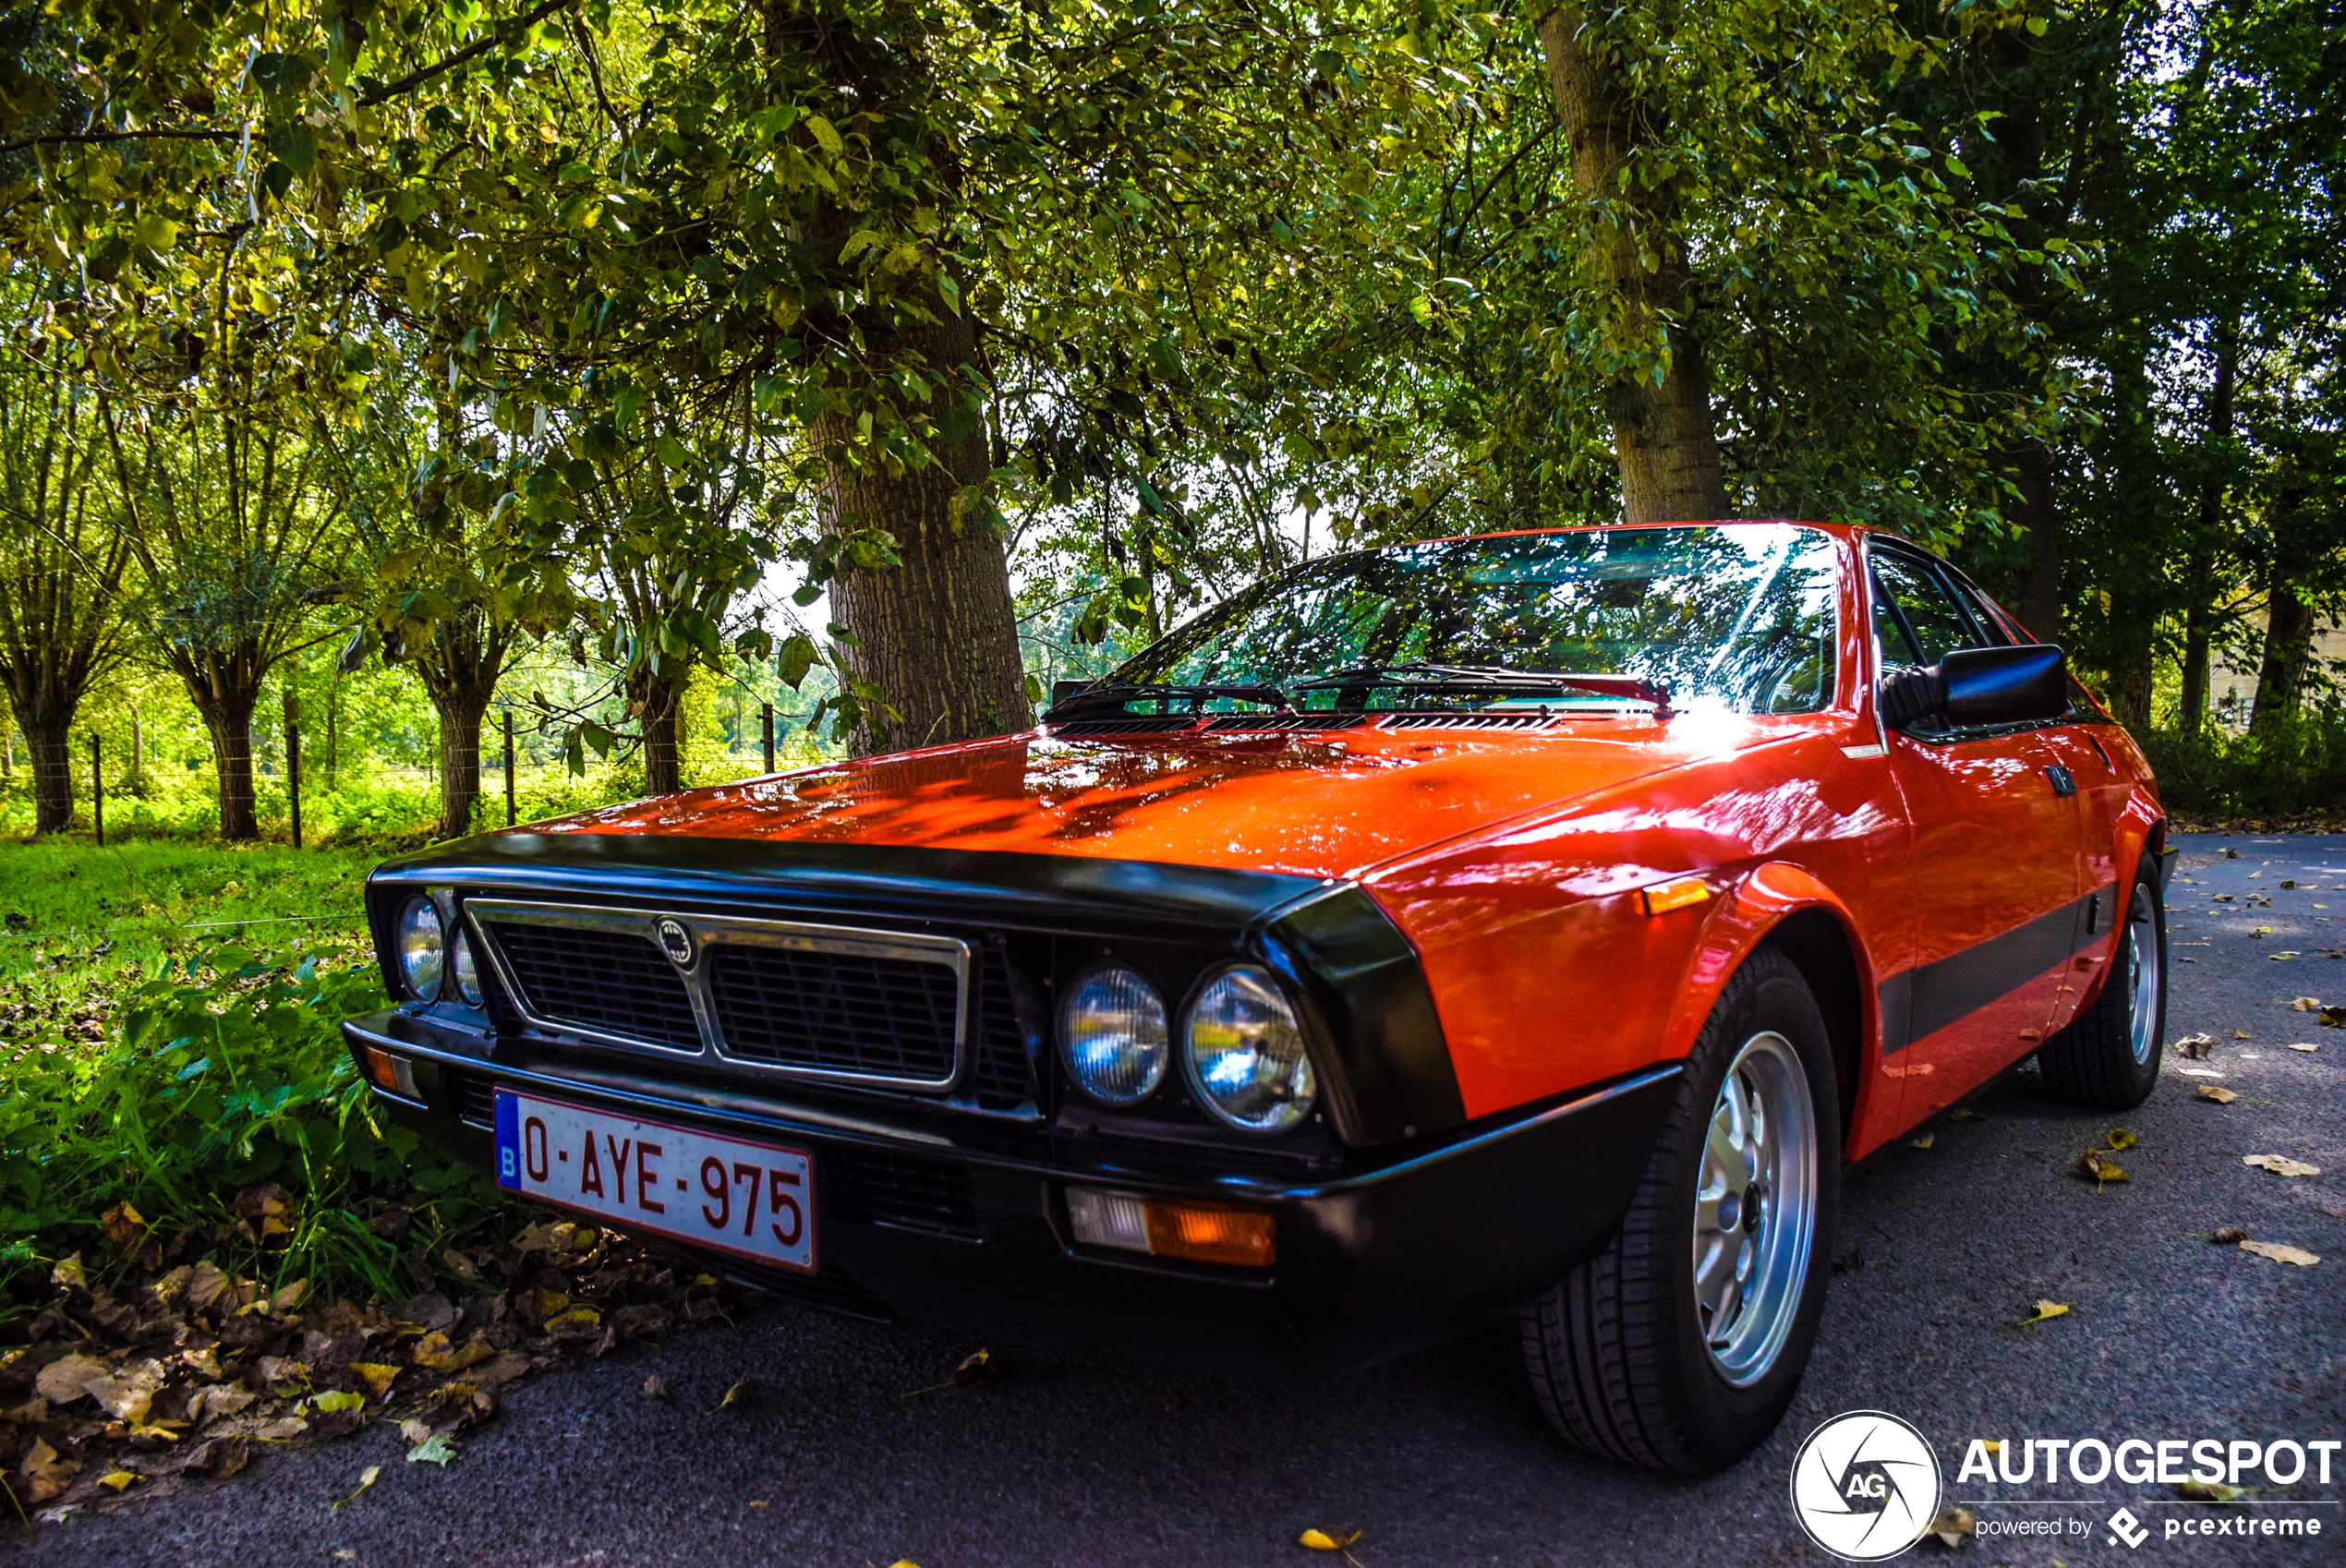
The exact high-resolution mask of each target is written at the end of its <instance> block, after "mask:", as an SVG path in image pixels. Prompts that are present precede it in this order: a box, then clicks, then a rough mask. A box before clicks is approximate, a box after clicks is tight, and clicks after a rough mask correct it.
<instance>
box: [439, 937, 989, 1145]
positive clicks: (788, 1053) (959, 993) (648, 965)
mask: <svg viewBox="0 0 2346 1568" xmlns="http://www.w3.org/2000/svg"><path fill="white" fill-rule="evenodd" d="M465 911H466V917H467V918H468V919H469V920H470V921H471V922H472V923H473V924H474V926H475V928H476V930H477V932H478V935H480V937H481V938H482V948H483V950H484V951H485V952H487V953H488V954H489V956H490V960H491V962H492V963H493V964H494V965H495V966H496V968H497V970H498V972H499V976H500V978H501V979H502V981H503V983H504V985H505V988H506V990H507V992H508V993H509V994H510V995H511V996H512V997H513V999H514V1006H515V1007H516V1009H517V1010H518V1011H519V1012H520V1013H521V1015H522V1017H523V1019H525V1020H526V1021H527V1022H529V1023H531V1024H534V1025H536V1026H538V1028H540V1029H544V1030H549V1031H553V1032H557V1033H570V1034H575V1035H579V1036H581V1037H583V1038H585V1039H586V1040H588V1041H590V1042H593V1043H600V1044H611V1045H621V1046H631V1047H640V1048H650V1049H656V1050H661V1051H672V1052H684V1053H689V1054H691V1055H695V1056H703V1057H708V1056H714V1057H716V1058H719V1059H721V1060H724V1061H727V1062H730V1063H734V1064H738V1065H740V1066H744V1067H756V1068H759V1069H762V1070H766V1071H770V1072H773V1073H776V1074H780V1075H785V1076H788V1077H792V1078H800V1079H811V1080H823V1081H827V1082H837V1083H853V1084H859V1085H863V1086H866V1087H871V1088H883V1089H909V1090H913V1091H917V1092H925V1093H942V1092H950V1091H951V1090H952V1089H954V1088H955V1087H956V1085H957V1084H958V1083H959V1082H960V1080H961V1078H962V1076H963V1075H962V1071H961V1067H962V1057H963V1055H964V1047H965V1045H966V1044H967V1042H968V1038H969V1035H970V1032H971V1031H970V1027H969V1024H968V1021H967V1015H968V1013H969V1010H970V1008H969V1001H970V995H969V993H970V966H971V959H972V947H971V945H970V944H969V943H967V942H963V941H961V940H959V939H958V938H954V937H949V936H930V935H918V934H913V933H907V932H890V931H867V930H862V929H857V928H853V927H847V926H833V925H816V924H810V923H802V922H797V921H787V920H764V919H755V918H747V917H743V916H736V915H707V914H683V913H675V914H671V913H666V912H663V911H655V910H625V909H599V908H593V907H589V906H582V905H567V904H537V903H524V902H520V901H517V900H511V899H487V898H477V899H466V902H465ZM1024 1098H1027V1099H1031V1098H1032V1091H1031V1089H1030V1091H1029V1092H1028V1094H1027V1095H1026V1096H1025V1097H1024Z"/></svg>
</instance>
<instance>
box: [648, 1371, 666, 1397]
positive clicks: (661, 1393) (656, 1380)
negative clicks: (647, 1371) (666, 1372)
mask: <svg viewBox="0 0 2346 1568" xmlns="http://www.w3.org/2000/svg"><path fill="white" fill-rule="evenodd" d="M644 1397H645V1398H647V1399H666V1398H667V1397H668V1384H667V1383H666V1382H665V1381H662V1379H661V1378H660V1375H659V1373H658V1372H654V1373H653V1374H652V1375H651V1376H650V1377H648V1378H646V1379H645V1380H644Z"/></svg>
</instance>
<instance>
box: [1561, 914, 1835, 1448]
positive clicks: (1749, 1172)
mask: <svg viewBox="0 0 2346 1568" xmlns="http://www.w3.org/2000/svg"><path fill="white" fill-rule="evenodd" d="M1835 1081H1836V1080H1835V1074H1834V1072H1833V1063H1832V1045H1831V1043H1830V1041H1829V1040H1828V1038H1827V1036H1826V1033H1825V1027H1824V1019H1823V1016H1822V1014H1820V1012H1819V1011H1818V1008H1817V1003H1816V998H1815V997H1814V996H1813V995H1810V993H1809V990H1808V983H1807V982H1806V981H1805V980H1804V979H1803V978H1802V977H1801V974H1800V971H1799V970H1798V969H1797V968H1796V967H1795V966H1794V965H1793V963H1792V962H1791V961H1790V960H1789V959H1786V958H1784V955H1782V954H1781V953H1778V952H1776V951H1774V950H1773V949H1771V948H1762V949H1761V950H1760V951H1759V952H1757V953H1755V954H1753V955H1752V957H1751V958H1750V959H1748V960H1747V962H1746V963H1745V964H1744V966H1743V967H1742V968H1741V969H1740V970H1738V971H1736V973H1735V978H1734V979H1732V980H1730V981H1729V982H1728V983H1727V986H1726V989H1725V990H1724V991H1723V992H1722V993H1721V995H1720V997H1719V1001H1718V1004H1717V1005H1716V1006H1715V1007H1712V1008H1711V1017H1710V1019H1708V1020H1707V1021H1706V1022H1705V1023H1704V1025H1703V1028H1702V1033H1701V1035H1700V1036H1699V1038H1698V1039H1697V1041H1696V1042H1695V1048H1694V1051H1693V1053H1692V1055H1689V1056H1688V1058H1687V1066H1686V1070H1685V1072H1684V1074H1683V1075H1682V1077H1681V1080H1680V1087H1679V1092H1678V1097H1677V1099H1676V1101H1675V1103H1674V1104H1673V1105H1672V1107H1671V1111H1670V1115H1669V1117H1668V1119H1667V1120H1666V1121H1665V1122H1664V1124H1663V1132H1662V1136H1661V1138H1660V1139H1659V1140H1658V1141H1657V1143H1656V1145H1655V1148H1654V1152H1653V1154H1652V1156H1651V1162H1650V1163H1649V1164H1648V1166H1647V1170H1646V1175H1645V1179H1644V1181H1643V1182H1642V1183H1641V1184H1640V1185H1639V1188H1638V1192H1637V1195H1636V1197H1635V1198H1633V1199H1632V1200H1631V1201H1630V1205H1629V1212H1628V1214H1627V1216H1626V1218H1625V1219H1624V1220H1623V1221H1622V1224H1621V1229H1620V1231H1619V1233H1618V1234H1617V1235H1616V1236H1614V1240H1613V1243H1612V1245H1611V1246H1609V1247H1608V1248H1605V1250H1604V1251H1602V1252H1601V1253H1599V1254H1597V1256H1595V1257H1594V1258H1591V1259H1590V1260H1587V1261H1585V1262H1582V1263H1579V1264H1577V1265H1575V1266H1574V1267H1573V1268H1572V1269H1571V1270H1570V1271H1569V1272H1567V1273H1566V1275H1565V1277H1564V1279H1563V1280H1562V1281H1561V1282H1559V1283H1558V1284H1557V1285H1554V1286H1552V1287H1550V1288H1549V1289H1548V1290H1547V1291H1546V1292H1545V1293H1544V1294H1543V1295H1542V1296H1541V1297H1540V1298H1539V1299H1538V1300H1536V1301H1535V1302H1533V1303H1532V1305H1531V1306H1530V1308H1528V1309H1525V1311H1524V1314H1523V1322H1522V1328H1523V1357H1524V1365H1525V1367H1526V1368H1527V1369H1528V1370H1529V1371H1530V1377H1531V1387H1532V1391H1533V1393H1536V1394H1537V1395H1538V1397H1539V1400H1540V1405H1541V1408H1542V1409H1543V1410H1544V1411H1545V1412H1546V1413H1547V1417H1548V1420H1549V1422H1550V1423H1551V1424H1552V1425H1553V1426H1554V1428H1555V1429H1556V1430H1557V1431H1558V1432H1560V1433H1562V1434H1563V1436H1564V1437H1565V1439H1566V1441H1569V1442H1571V1443H1572V1444H1573V1445H1574V1446H1575V1447H1577V1448H1580V1449H1583V1450H1586V1451H1587V1452H1589V1453H1596V1454H1600V1455H1602V1456H1604V1457H1606V1458H1610V1459H1617V1460H1620V1461H1623V1462H1624V1463H1626V1464H1631V1465H1644V1466H1646V1467H1647V1468H1650V1469H1656V1470H1667V1471H1675V1472H1677V1473H1679V1474H1684V1475H1707V1474H1710V1473H1711V1472H1712V1471H1716V1470H1721V1469H1724V1468H1725V1467H1726V1466H1727V1465H1732V1464H1734V1463H1735V1461H1737V1460H1739V1459H1741V1458H1743V1457H1744V1456H1745V1455H1746V1454H1747V1453H1750V1452H1751V1451H1752V1450H1753V1449H1754V1448H1757V1447H1758V1446H1759V1445H1760V1443H1761V1442H1762V1441H1765V1440H1766V1438H1767V1436H1768V1434H1769V1433H1770V1432H1771V1431H1772V1430H1774V1429H1775V1427H1776V1423H1777V1422H1778V1421H1779V1420H1781V1419H1782V1418H1783V1417H1784V1410H1785V1408H1786V1407H1787V1406H1789V1405H1790V1404H1791V1403H1792V1396H1793V1394H1794V1393H1795V1391H1796V1389H1797V1388H1798V1386H1799V1383H1800V1376H1801V1373H1802V1372H1803V1371H1804V1370H1805V1369H1807V1367H1808V1354H1809V1351H1810V1349H1811V1348H1812V1347H1813V1346H1814V1345H1815V1343H1816V1336H1817V1324H1818V1322H1819V1321H1820V1319H1821V1318H1822V1316H1823V1314H1824V1298H1825V1276H1826V1272H1827V1270H1826V1266H1825V1264H1826V1260H1827V1259H1829V1258H1830V1257H1831V1256H1832V1235H1833V1226H1834V1222H1835V1220H1836V1217H1837V1215H1838V1212H1839V1207H1840V1172H1841V1155H1840V1132H1841V1105H1840V1096H1839V1093H1838V1091H1837V1089H1836V1087H1835Z"/></svg>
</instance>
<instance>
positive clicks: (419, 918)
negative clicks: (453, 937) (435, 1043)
mask: <svg viewBox="0 0 2346 1568" xmlns="http://www.w3.org/2000/svg"><path fill="white" fill-rule="evenodd" d="M445 956H446V947H445V944H444V943H443V942H442V941H441V933H440V911H439V910H437V909H435V908H433V907H432V901H431V900H430V899H408V900H407V907H406V908H405V909H404V910H402V911H399V977H400V978H401V979H402V980H405V982H406V983H407V993H408V995H411V996H413V997H415V998H416V1000H417V1001H418V1002H436V1001H438V1000H439V999H440V971H441V960H442V959H443V958H444V957H445Z"/></svg>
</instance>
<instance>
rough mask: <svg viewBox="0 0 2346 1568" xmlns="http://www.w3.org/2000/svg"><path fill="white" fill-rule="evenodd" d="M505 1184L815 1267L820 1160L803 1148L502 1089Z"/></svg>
mask: <svg viewBox="0 0 2346 1568" xmlns="http://www.w3.org/2000/svg"><path fill="white" fill-rule="evenodd" d="M497 1184H498V1185H499V1186H500V1187H502V1188H507V1189H508V1190H510V1191H514V1192H519V1193H522V1194H524V1195H525V1196H527V1197H531V1198H537V1199H542V1200H545V1201H547V1202H550V1203H559V1204H561V1205H562V1207H563V1208H565V1209H575V1210H577V1211H579V1212H582V1213H587V1214H594V1215H598V1216H599V1217H601V1218H603V1219H607V1220H610V1221H611V1222H612V1223H613V1224H622V1225H625V1226H627V1227H628V1228H629V1229H631V1230H639V1231H657V1232H659V1234H660V1235H662V1236H674V1237H676V1238H677V1239H678V1240H680V1241H689V1242H692V1243H693V1244H694V1245H695V1246H698V1247H708V1248H716V1249H717V1250H718V1251H720V1252H732V1253H736V1254H738V1255H740V1256H742V1257H744V1258H755V1259H756V1260H758V1261H759V1262H761V1263H773V1264H778V1265H780V1267H782V1268H785V1269H798V1270H802V1271H804V1272H808V1273H812V1272H814V1269H815V1219H814V1215H815V1165H814V1162H813V1161H812V1160H811V1159H809V1158H808V1157H807V1155H806V1152H805V1151H804V1150H801V1149H784V1148H780V1147H779V1146H777V1145H775V1144H771V1143H747V1142H744V1141H743V1140H740V1139H738V1138H721V1137H719V1136H718V1135H717V1134H715V1133H708V1132H700V1131H696V1130H695V1129H694V1128H684V1127H677V1126H674V1125H673V1124H671V1123H668V1122H647V1121H636V1120H634V1119H632V1118H629V1117H626V1116H614V1115H612V1114H611V1113H610V1112H608V1111H593V1110H588V1109H587V1108H586V1107H585V1106H583V1105H573V1104H567V1103H566V1102H563V1101H561V1100H544V1099H540V1098H538V1096H537V1095H534V1094H516V1093H514V1092H513V1091H511V1090H507V1089H501V1090H499V1091H498V1092H497Z"/></svg>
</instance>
